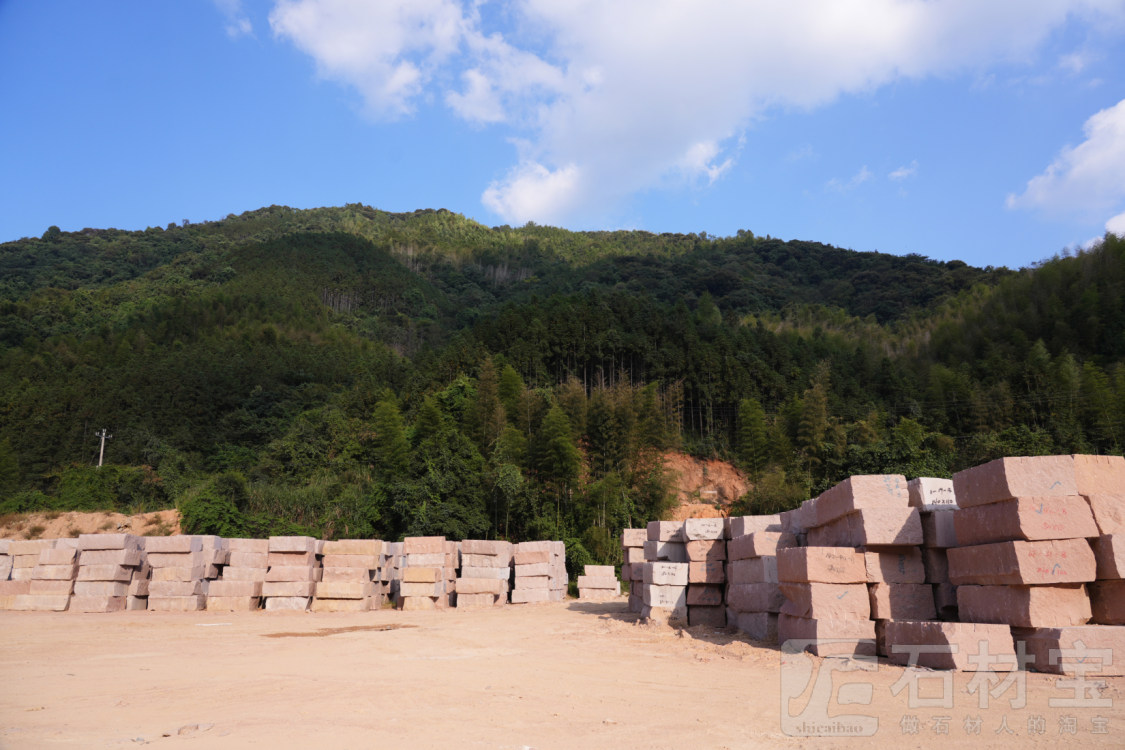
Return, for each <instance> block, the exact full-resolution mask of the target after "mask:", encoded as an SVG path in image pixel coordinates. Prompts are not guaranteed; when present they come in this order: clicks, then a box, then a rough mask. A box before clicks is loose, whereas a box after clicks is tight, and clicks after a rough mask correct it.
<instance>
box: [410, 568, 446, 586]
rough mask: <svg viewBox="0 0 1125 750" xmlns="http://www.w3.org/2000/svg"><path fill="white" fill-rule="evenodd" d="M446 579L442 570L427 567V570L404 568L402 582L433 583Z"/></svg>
mask: <svg viewBox="0 0 1125 750" xmlns="http://www.w3.org/2000/svg"><path fill="white" fill-rule="evenodd" d="M444 577H445V575H444V572H443V571H442V569H441V568H435V567H425V568H403V569H402V581H403V583H433V582H434V581H440V580H442V579H443V578H444Z"/></svg>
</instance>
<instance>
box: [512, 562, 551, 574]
mask: <svg viewBox="0 0 1125 750" xmlns="http://www.w3.org/2000/svg"><path fill="white" fill-rule="evenodd" d="M515 570H516V578H532V577H536V576H546V575H550V574H551V564H550V563H545V562H541V563H534V564H533V565H517V566H516V568H515Z"/></svg>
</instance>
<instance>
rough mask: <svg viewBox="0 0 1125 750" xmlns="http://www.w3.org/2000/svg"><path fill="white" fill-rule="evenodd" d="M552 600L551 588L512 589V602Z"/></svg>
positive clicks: (533, 602) (535, 602)
mask: <svg viewBox="0 0 1125 750" xmlns="http://www.w3.org/2000/svg"><path fill="white" fill-rule="evenodd" d="M549 601H551V592H550V590H549V589H546V588H542V589H512V604H539V603H542V602H549Z"/></svg>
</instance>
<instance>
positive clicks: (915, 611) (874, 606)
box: [867, 583, 937, 620]
mask: <svg viewBox="0 0 1125 750" xmlns="http://www.w3.org/2000/svg"><path fill="white" fill-rule="evenodd" d="M867 594H868V598H869V599H870V601H871V619H873V620H935V619H937V607H936V606H935V605H934V589H933V587H932V586H931V585H930V584H927V583H870V584H868V585H867Z"/></svg>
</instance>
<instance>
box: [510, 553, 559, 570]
mask: <svg viewBox="0 0 1125 750" xmlns="http://www.w3.org/2000/svg"><path fill="white" fill-rule="evenodd" d="M514 562H515V564H516V566H517V567H518V566H520V565H539V564H548V563H550V562H551V553H550V552H548V551H546V550H532V551H529V552H523V551H517V552H516V554H515V556H514Z"/></svg>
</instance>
